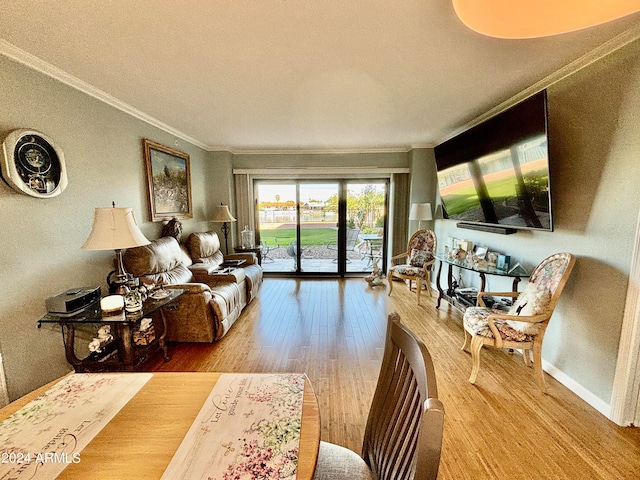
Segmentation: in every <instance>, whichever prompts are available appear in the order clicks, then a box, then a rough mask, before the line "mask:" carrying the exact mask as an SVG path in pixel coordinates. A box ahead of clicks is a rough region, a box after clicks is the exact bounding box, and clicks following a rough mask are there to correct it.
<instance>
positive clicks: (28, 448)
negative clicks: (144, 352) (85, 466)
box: [0, 373, 153, 480]
mask: <svg viewBox="0 0 640 480" xmlns="http://www.w3.org/2000/svg"><path fill="white" fill-rule="evenodd" d="M152 376H153V375H152V374H150V373H125V374H122V373H120V374H118V373H82V374H72V375H68V376H66V377H64V378H63V379H62V380H61V381H60V382H58V383H56V384H55V385H54V386H53V387H51V388H50V389H49V390H47V391H46V392H45V393H44V394H42V395H41V396H39V397H38V398H36V399H35V400H33V401H32V402H30V403H28V404H27V405H25V406H24V407H22V408H21V409H20V410H18V411H17V412H15V413H14V414H13V415H11V416H10V417H8V418H7V419H5V420H3V421H2V422H0V479H5V478H7V479H33V478H37V479H38V480H48V479H50V478H56V477H57V476H58V475H59V474H60V473H61V472H62V471H63V470H64V469H65V468H66V467H67V465H69V464H71V463H78V462H81V461H82V454H81V452H82V449H83V448H84V447H86V446H87V445H88V444H89V442H90V441H91V440H92V439H93V438H94V437H95V436H96V435H97V434H98V433H99V432H100V430H102V428H103V427H104V426H105V425H106V424H108V423H109V421H110V420H111V419H112V418H113V417H114V416H115V415H116V414H117V413H118V412H119V411H120V409H122V407H124V406H125V405H126V404H127V402H128V401H129V400H131V398H133V396H134V395H135V394H136V393H138V391H139V390H140V389H141V388H142V387H143V386H144V384H145V383H147V381H149V379H150V378H151V377H152Z"/></svg>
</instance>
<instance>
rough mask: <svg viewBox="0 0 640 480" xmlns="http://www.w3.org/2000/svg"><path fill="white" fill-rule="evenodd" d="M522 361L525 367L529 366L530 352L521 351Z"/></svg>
mask: <svg viewBox="0 0 640 480" xmlns="http://www.w3.org/2000/svg"><path fill="white" fill-rule="evenodd" d="M522 359H523V360H524V364H525V365H526V366H527V367H530V366H531V350H529V349H523V350H522Z"/></svg>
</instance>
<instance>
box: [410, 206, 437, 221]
mask: <svg viewBox="0 0 640 480" xmlns="http://www.w3.org/2000/svg"><path fill="white" fill-rule="evenodd" d="M409 220H433V216H432V215H431V204H430V203H414V204H412V205H411V210H410V211H409Z"/></svg>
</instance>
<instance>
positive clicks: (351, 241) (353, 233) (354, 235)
mask: <svg viewBox="0 0 640 480" xmlns="http://www.w3.org/2000/svg"><path fill="white" fill-rule="evenodd" d="M358 235H360V229H359V228H347V245H346V251H347V252H356V251H357V249H358V247H359V246H360V243H358V240H359V237H358ZM327 248H328V249H329V250H333V251H335V252H337V251H338V238H337V236H336V237H334V238H330V239H329V240H327ZM337 261H338V259H337V258H334V259H333V262H334V263H335V262H337ZM350 261H351V260H349V259H348V258H347V263H349V262H350Z"/></svg>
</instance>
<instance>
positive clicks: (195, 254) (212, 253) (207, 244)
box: [186, 232, 224, 267]
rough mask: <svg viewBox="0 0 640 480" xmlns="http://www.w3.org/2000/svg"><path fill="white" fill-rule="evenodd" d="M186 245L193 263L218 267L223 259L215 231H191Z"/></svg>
mask: <svg viewBox="0 0 640 480" xmlns="http://www.w3.org/2000/svg"><path fill="white" fill-rule="evenodd" d="M186 245H187V249H188V250H189V255H191V260H192V261H193V262H194V263H205V264H208V265H212V266H213V267H218V266H219V265H220V264H221V263H222V262H223V261H224V255H223V254H222V252H221V251H220V239H219V238H218V234H217V233H216V232H199V233H192V234H190V235H189V237H188V238H187V242H186Z"/></svg>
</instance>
